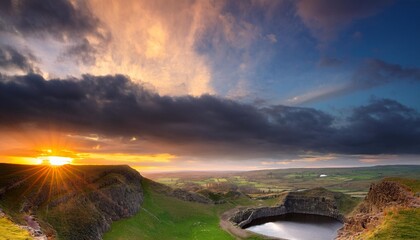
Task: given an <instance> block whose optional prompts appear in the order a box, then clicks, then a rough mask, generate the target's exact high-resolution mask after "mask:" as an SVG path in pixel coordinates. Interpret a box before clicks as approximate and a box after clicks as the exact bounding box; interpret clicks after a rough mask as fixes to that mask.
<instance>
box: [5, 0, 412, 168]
mask: <svg viewBox="0 0 420 240" xmlns="http://www.w3.org/2000/svg"><path fill="white" fill-rule="evenodd" d="M18 2H19V4H14V3H15V2H14V1H6V2H5V4H4V5H1V7H0V23H1V24H0V25H1V26H5V27H1V26H0V103H1V104H0V115H1V116H0V160H1V162H7V163H20V164H47V165H53V166H56V165H65V164H73V165H84V164H89V165H90V164H92V165H101V164H126V165H129V166H131V167H133V168H136V169H138V170H139V171H165V172H166V171H171V170H173V171H182V170H188V171H190V170H206V169H207V170H208V169H211V170H251V169H267V168H295V167H298V168H306V167H309V166H311V167H332V166H343V167H344V166H345V167H348V166H371V165H389V164H417V163H418V156H419V154H420V150H419V149H420V146H419V142H420V104H419V103H420V95H419V94H418V93H419V92H420V84H419V83H420V77H419V76H420V74H419V73H420V58H419V57H418V56H417V55H418V54H417V53H419V52H420V45H419V44H418V42H420V32H419V31H416V29H417V25H416V24H415V23H417V22H419V21H420V14H418V9H420V6H419V2H417V1H374V2H372V3H369V4H366V5H365V4H359V3H358V2H354V1H346V3H342V2H341V1H325V0H310V1H309V0H299V1H288V0H286V1H229V0H216V1H205V0H203V1H197V0H192V1H184V0H177V1H168V0H154V1H148V0H126V1H109V2H108V1H107V2H106V3H105V2H104V1H102V0H87V1H69V0H57V1H51V2H50V1H38V0H37V1H33V2H32V1H18ZM378 25H380V26H383V27H381V28H378V27H376V26H378ZM402 126H404V127H402Z"/></svg>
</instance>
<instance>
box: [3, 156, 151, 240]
mask: <svg viewBox="0 0 420 240" xmlns="http://www.w3.org/2000/svg"><path fill="white" fill-rule="evenodd" d="M0 169H1V170H0V189H1V191H0V205H1V207H2V208H3V209H4V211H5V212H6V213H7V214H8V215H10V217H11V218H13V219H14V220H15V221H16V222H18V223H20V224H25V225H30V222H31V223H32V225H33V227H34V228H36V227H38V228H40V229H39V230H41V231H43V232H44V233H46V234H47V235H48V237H49V238H56V237H59V238H60V239H101V238H102V235H103V233H104V232H105V231H107V230H108V229H109V228H110V224H111V223H112V222H113V221H115V220H118V219H121V218H125V217H130V216H132V215H134V214H135V213H137V212H138V210H139V207H140V204H141V203H142V201H143V192H142V187H141V180H142V177H141V175H140V174H139V173H138V172H137V171H135V170H134V169H132V168H130V167H129V166H62V167H56V168H53V167H49V166H36V167H34V166H22V165H5V164H2V166H1V168H0ZM29 220H30V221H29Z"/></svg>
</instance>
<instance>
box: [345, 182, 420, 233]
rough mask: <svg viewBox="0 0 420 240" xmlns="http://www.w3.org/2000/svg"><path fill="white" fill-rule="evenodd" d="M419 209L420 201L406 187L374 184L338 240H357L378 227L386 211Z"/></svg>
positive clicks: (388, 183)
mask: <svg viewBox="0 0 420 240" xmlns="http://www.w3.org/2000/svg"><path fill="white" fill-rule="evenodd" d="M418 207H420V199H419V198H418V197H416V196H415V195H414V194H413V193H412V192H410V191H409V190H408V189H407V188H406V187H405V186H403V185H401V184H399V183H397V182H392V181H382V182H380V183H376V184H372V185H371V187H370V189H369V192H368V194H367V196H366V197H365V199H364V201H363V202H362V203H361V204H360V205H359V206H358V207H357V209H355V211H354V212H353V214H352V216H351V217H349V218H348V219H347V220H346V222H345V224H344V226H343V228H342V229H340V231H339V233H338V237H337V239H339V240H344V239H346V240H347V239H357V238H358V237H359V236H360V235H362V234H363V233H364V232H365V231H368V230H371V229H373V228H375V227H377V226H378V225H379V224H380V222H381V220H382V218H383V217H384V211H386V209H391V208H393V209H397V208H418Z"/></svg>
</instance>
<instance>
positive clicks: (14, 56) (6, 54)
mask: <svg viewBox="0 0 420 240" xmlns="http://www.w3.org/2000/svg"><path fill="white" fill-rule="evenodd" d="M35 61H36V59H35V57H34V56H33V55H32V54H30V53H26V54H22V53H20V52H18V51H17V50H16V49H15V48H13V47H11V46H8V45H0V70H3V71H14V70H20V71H23V72H24V73H28V72H34V71H35V68H36V67H35V66H34V62H35Z"/></svg>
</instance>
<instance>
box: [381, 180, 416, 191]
mask: <svg viewBox="0 0 420 240" xmlns="http://www.w3.org/2000/svg"><path fill="white" fill-rule="evenodd" d="M385 180H386V181H393V182H398V183H401V184H404V185H405V186H407V187H408V188H409V189H410V190H411V191H412V192H414V193H416V192H420V181H419V180H418V179H411V178H398V177H389V178H385Z"/></svg>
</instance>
